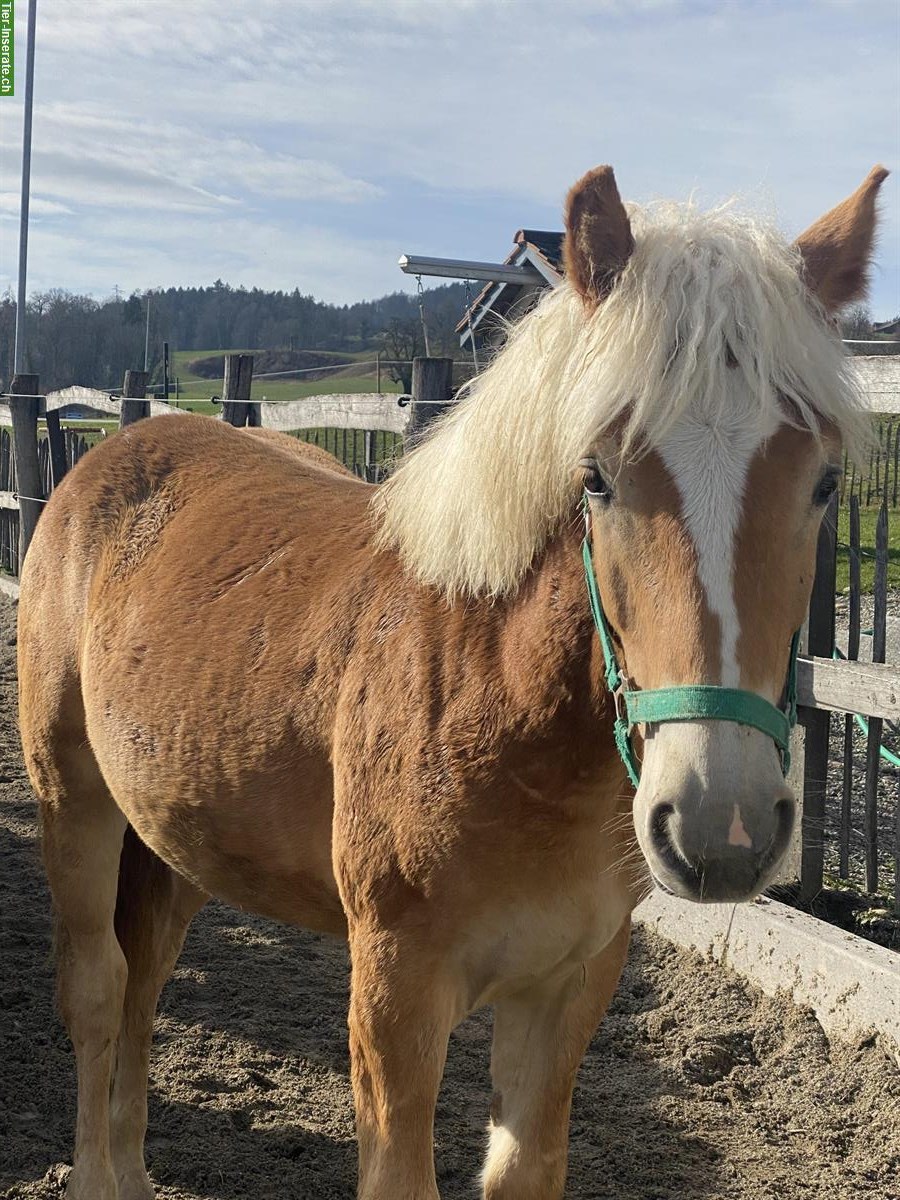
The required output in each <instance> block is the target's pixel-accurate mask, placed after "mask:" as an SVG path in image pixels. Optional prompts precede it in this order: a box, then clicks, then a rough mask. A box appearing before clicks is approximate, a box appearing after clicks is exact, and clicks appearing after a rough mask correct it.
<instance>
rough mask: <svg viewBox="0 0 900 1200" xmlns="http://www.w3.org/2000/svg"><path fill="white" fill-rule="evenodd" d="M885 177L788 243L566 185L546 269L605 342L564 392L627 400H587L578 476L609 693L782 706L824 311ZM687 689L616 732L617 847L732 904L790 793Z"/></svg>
mask: <svg viewBox="0 0 900 1200" xmlns="http://www.w3.org/2000/svg"><path fill="white" fill-rule="evenodd" d="M886 174H887V172H886V171H884V169H883V168H876V169H875V170H873V171H872V172H871V174H870V175H869V177H868V178H867V179H866V180H865V182H864V183H863V184H862V186H861V187H860V188H859V190H858V191H857V192H855V193H854V194H853V195H852V196H851V197H850V198H849V199H848V200H846V201H845V202H844V203H843V204H841V205H840V206H838V207H837V208H836V209H834V210H833V211H832V212H830V213H828V214H827V215H826V216H825V217H823V218H822V219H821V220H820V221H818V222H817V223H816V224H815V225H813V226H812V228H811V229H810V230H809V231H808V232H807V233H805V234H804V235H803V236H802V237H801V238H800V239H799V240H798V242H797V243H796V244H795V246H794V247H787V246H785V245H784V244H783V243H780V242H779V240H778V239H777V238H776V237H775V235H774V234H772V233H771V232H769V231H767V230H764V229H763V228H761V227H760V226H758V225H755V224H752V223H750V222H747V221H741V220H740V219H736V218H734V217H733V216H726V215H725V214H724V213H714V214H711V215H706V216H702V215H699V216H698V215H697V214H696V213H693V214H692V213H691V212H690V211H687V212H685V211H684V210H677V211H674V210H673V212H672V213H671V214H669V217H668V218H666V217H664V219H663V220H662V221H660V220H659V219H656V220H654V221H652V222H648V221H647V220H646V218H645V216H644V215H643V214H642V213H641V212H640V211H639V210H637V211H634V212H632V214H631V219H630V217H629V213H628V212H627V211H626V209H625V207H624V206H623V204H622V202H621V200H620V198H619V194H618V191H617V190H616V184H615V181H614V178H613V174H612V171H611V170H610V169H609V168H606V167H601V168H598V169H597V170H596V171H593V172H591V173H590V174H589V175H587V176H585V178H584V179H583V180H581V182H580V183H578V184H577V185H576V186H575V188H573V190H572V192H571V194H570V197H569V204H568V212H567V237H566V265H567V276H568V279H569V280H570V281H571V283H572V285H573V286H574V288H575V289H576V291H577V292H578V293H579V294H580V297H581V299H582V301H583V304H584V309H585V314H586V318H587V321H588V323H589V326H592V327H597V326H602V327H603V328H602V336H601V335H599V334H597V331H596V328H595V332H594V334H592V335H591V336H592V338H593V337H594V336H595V335H597V337H598V344H601V343H602V344H604V345H606V346H609V353H608V356H604V363H603V364H601V367H600V369H599V371H598V370H596V369H590V370H588V369H585V370H583V371H582V372H581V373H580V374H579V376H578V378H577V379H576V380H575V381H574V382H573V388H574V389H575V390H576V391H577V390H578V389H589V388H591V387H594V388H600V389H605V388H609V389H616V388H621V387H622V386H623V383H624V385H625V386H627V387H629V388H630V389H631V393H630V394H629V395H621V396H620V397H619V399H618V400H617V401H616V402H615V403H614V404H612V405H610V404H609V403H607V400H608V399H609V397H595V398H594V403H595V404H597V403H598V402H599V403H600V406H601V408H602V409H603V412H604V417H603V419H602V420H601V421H600V422H599V423H598V426H597V429H596V431H595V433H594V434H593V435H592V437H591V439H590V443H589V444H587V445H585V446H584V457H583V460H582V464H581V469H582V471H583V482H584V489H585V494H586V497H587V508H588V512H589V522H590V528H591V545H592V557H593V567H594V572H595V576H596V581H597V585H598V591H599V597H600V601H601V604H602V609H603V612H604V613H605V617H606V621H607V623H608V628H609V632H610V635H611V640H612V646H613V649H614V652H615V655H616V657H617V659H618V660H619V664H620V666H621V669H622V671H623V673H624V675H625V680H626V682H625V688H626V689H633V690H640V691H642V692H647V691H650V690H654V689H668V688H675V689H682V688H688V687H690V686H692V685H700V686H701V688H702V689H704V697H705V700H706V701H707V702H709V701H710V698H711V702H712V703H713V705H715V704H716V702H717V699H718V697H720V696H723V695H724V694H725V693H724V691H723V689H734V690H737V691H739V692H741V693H744V694H745V696H746V694H750V696H751V700H750V704H751V705H752V703H753V700H752V697H762V698H763V699H764V700H765V701H768V702H769V705H771V706H773V708H772V710H771V711H772V712H773V713H774V710H775V709H777V708H780V707H781V706H783V704H784V703H785V691H786V681H787V677H788V672H789V654H790V647H791V643H792V638H793V635H794V633H795V631H797V630H798V629H799V627H800V625H801V624H802V622H803V620H804V614H805V611H806V607H807V604H808V601H809V594H810V588H811V584H812V579H813V574H814V564H815V553H816V541H817V536H818V532H819V526H820V523H821V521H822V516H823V513H824V511H825V507H826V505H827V503H828V500H829V497H830V496H831V495H832V493H833V492H834V490H835V488H836V487H837V485H838V483H839V479H840V474H841V464H842V450H843V442H844V441H845V440H846V439H847V438H848V437H849V438H851V439H852V438H853V437H855V436H858V435H859V430H860V411H859V406H858V404H857V405H856V406H854V402H853V397H852V395H850V388H849V384H848V380H847V377H846V375H845V369H844V366H843V363H842V358H841V354H842V352H841V347H840V345H839V340H838V338H837V335H836V334H835V333H834V330H833V328H832V327H831V323H830V321H829V315H830V314H832V313H834V312H835V311H836V310H837V309H839V308H840V307H841V306H842V305H844V304H846V303H847V302H849V301H851V300H854V299H856V298H858V297H859V296H860V295H861V294H862V293H863V291H864V287H865V275H866V268H867V265H868V259H869V255H870V252H871V247H872V240H873V232H874V224H875V197H876V193H877V191H878V187H879V185H880V183H881V181H882V179H883V178H884V177H885V175H886ZM616 339H618V342H617V341H616ZM589 403H590V398H589V397H586V398H585V400H584V406H585V409H586V407H587V406H588V405H589ZM710 685H712V688H715V689H720V690H718V691H712V690H706V689H709V688H710ZM734 694H735V693H734V691H732V692H731V695H732V696H734ZM690 695H691V694H690V693H689V692H686V691H676V692H675V693H674V695H673V696H671V697H670V707H671V708H672V711H673V715H674V716H675V719H672V720H669V719H660V720H658V721H656V720H650V721H648V722H646V723H641V722H638V723H636V728H635V730H634V731H633V736H635V737H636V738H637V737H640V736H642V737H643V746H642V747H641V746H640V745H638V747H637V757H638V759H639V760H640V782H639V786H638V788H637V794H636V797H635V802H634V822H635V827H636V830H637V836H638V840H639V842H640V845H641V848H642V850H643V853H644V855H645V857H646V859H647V862H648V863H649V865H650V868H651V870H652V872H653V874H654V876H655V877H656V879H657V880H658V881H659V882H661V883H662V884H663V885H664V886H666V887H667V888H669V889H671V890H672V891H673V892H675V893H677V894H679V895H681V896H685V897H689V898H691V899H704V900H711V901H712V900H719V901H721V900H743V899H747V898H750V897H752V896H753V895H755V894H756V893H757V892H759V891H760V890H761V889H762V888H764V887H765V886H766V884H767V883H768V882H769V881H770V880H771V879H772V877H773V874H774V872H775V870H776V868H777V866H778V864H779V862H780V860H781V858H782V856H783V854H784V851H785V849H786V847H787V845H788V841H789V839H790V837H791V830H792V826H793V823H794V815H795V801H794V798H793V796H792V794H791V790H790V788H789V787H788V785H787V783H786V781H785V778H784V776H783V772H782V766H783V761H782V756H781V753H780V751H779V749H778V747H777V745H776V742H775V741H774V740H773V738H772V737H771V736H770V735H769V734H767V733H765V732H763V731H762V730H761V729H760V728H757V727H756V726H754V725H753V724H752V723H747V724H745V723H742V722H741V721H740V720H739V719H731V718H730V717H728V716H727V711H728V710H727V706H726V714H725V719H722V717H723V713H721V712H720V713H719V714H718V716H717V718H716V719H680V718H679V716H678V713H677V710H678V707H679V703H680V702H683V703H686V704H688V707H689V706H690ZM619 703H620V705H624V702H623V700H622V698H620V700H619ZM737 703H738V705H740V703H741V700H740V699H738V702H737ZM763 707H764V708H767V706H763ZM657 711H659V712H663V710H662V709H659V710H657ZM775 716H776V717H777V713H775Z"/></svg>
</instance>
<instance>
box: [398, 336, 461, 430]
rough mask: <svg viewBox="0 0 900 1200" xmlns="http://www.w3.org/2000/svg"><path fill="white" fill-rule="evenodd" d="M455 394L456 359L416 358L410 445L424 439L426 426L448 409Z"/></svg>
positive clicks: (414, 360) (414, 363)
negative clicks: (454, 360) (454, 374)
mask: <svg viewBox="0 0 900 1200" xmlns="http://www.w3.org/2000/svg"><path fill="white" fill-rule="evenodd" d="M452 398H453V359H452V358H414V359H413V369H412V404H411V406H410V418H409V425H408V426H407V429H406V440H407V445H410V446H411V445H414V444H415V443H416V442H417V441H419V440H420V439H421V437H422V434H423V432H424V430H425V428H426V427H427V426H428V425H429V424H430V423H431V422H432V421H433V420H434V419H435V417H438V416H440V414H441V413H442V412H445V411H446V409H447V406H448V404H449V402H450V401H451V400H452Z"/></svg>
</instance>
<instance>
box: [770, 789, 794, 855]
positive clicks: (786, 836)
mask: <svg viewBox="0 0 900 1200" xmlns="http://www.w3.org/2000/svg"><path fill="white" fill-rule="evenodd" d="M796 814H797V805H796V803H795V802H794V800H793V799H791V798H790V797H788V796H785V797H783V798H782V799H781V800H778V801H777V802H776V804H775V834H774V836H773V838H772V850H773V852H774V856H775V857H776V858H777V857H779V856H780V855H781V853H782V851H783V850H784V849H785V847H786V846H787V844H788V842H789V841H790V840H791V834H792V833H793V832H794V820H795V818H796Z"/></svg>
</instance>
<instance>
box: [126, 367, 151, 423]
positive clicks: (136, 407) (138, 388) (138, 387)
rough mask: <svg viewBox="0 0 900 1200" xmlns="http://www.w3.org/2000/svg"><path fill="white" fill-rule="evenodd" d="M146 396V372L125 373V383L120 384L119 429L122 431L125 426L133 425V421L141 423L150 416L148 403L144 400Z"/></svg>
mask: <svg viewBox="0 0 900 1200" xmlns="http://www.w3.org/2000/svg"><path fill="white" fill-rule="evenodd" d="M146 395H147V372H146V371H126V372H125V381H124V383H123V384H122V411H121V414H120V416H119V428H120V429H124V428H125V426H126V425H133V424H134V422H135V421H142V420H143V419H144V417H149V416H150V401H149V400H146V399H145V396H146Z"/></svg>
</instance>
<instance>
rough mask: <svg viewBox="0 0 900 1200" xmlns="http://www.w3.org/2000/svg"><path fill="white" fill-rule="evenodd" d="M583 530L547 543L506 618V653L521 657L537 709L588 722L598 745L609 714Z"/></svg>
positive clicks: (564, 530) (566, 531) (567, 528)
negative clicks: (548, 708)
mask: <svg viewBox="0 0 900 1200" xmlns="http://www.w3.org/2000/svg"><path fill="white" fill-rule="evenodd" d="M581 537H582V532H581V529H580V528H578V526H577V523H576V521H575V520H574V519H573V520H572V521H570V522H568V523H566V524H564V525H563V526H562V527H561V528H560V529H559V531H558V532H557V533H556V535H555V536H554V537H553V538H552V539H551V540H550V542H548V544H547V546H546V547H545V549H544V551H543V553H542V554H541V557H540V559H539V560H538V562H537V563H536V564H535V567H534V569H533V570H532V571H531V573H530V575H529V576H528V577H527V578H526V580H525V581H524V583H523V584H522V586H521V587H520V589H519V592H518V593H517V594H516V596H515V597H513V598H512V599H511V600H510V601H508V602H507V606H506V611H505V613H504V615H503V623H504V634H503V638H504V643H505V652H506V654H507V655H509V654H510V653H511V652H512V653H514V654H516V655H517V656H521V664H522V670H523V672H525V673H527V677H528V680H529V686H530V687H531V688H532V689H533V692H534V697H535V703H538V704H544V705H548V704H552V705H554V706H559V707H560V709H561V710H562V709H565V710H566V711H567V714H568V719H570V720H571V721H572V722H573V723H574V724H575V725H580V724H581V722H582V721H585V722H587V723H588V724H589V725H590V727H591V729H592V731H593V734H592V738H593V740H594V741H596V740H598V736H597V735H598V722H603V721H604V719H605V716H606V714H607V707H608V705H607V697H606V692H605V687H604V683H603V655H602V651H601V649H600V644H599V640H598V639H597V637H596V635H595V632H594V624H593V619H592V617H591V611H590V603H589V600H588V593H587V585H586V583H585V578H584V565H583V560H582V555H581Z"/></svg>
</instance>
